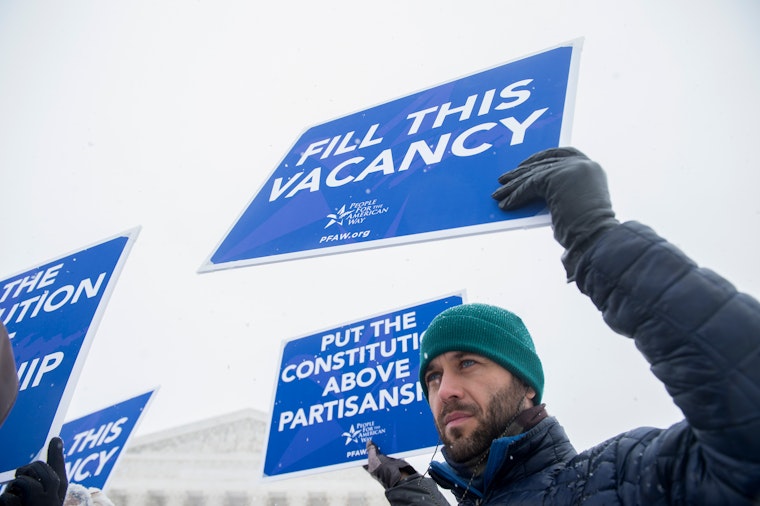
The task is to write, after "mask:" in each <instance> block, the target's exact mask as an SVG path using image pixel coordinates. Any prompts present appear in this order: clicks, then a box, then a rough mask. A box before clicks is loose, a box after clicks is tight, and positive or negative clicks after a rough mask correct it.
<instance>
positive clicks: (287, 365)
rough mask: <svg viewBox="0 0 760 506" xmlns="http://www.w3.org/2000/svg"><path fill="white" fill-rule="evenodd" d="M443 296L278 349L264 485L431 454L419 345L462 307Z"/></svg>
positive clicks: (458, 299)
mask: <svg viewBox="0 0 760 506" xmlns="http://www.w3.org/2000/svg"><path fill="white" fill-rule="evenodd" d="M462 301H463V296H462V295H461V294H458V295H451V296H447V297H444V298H441V299H438V300H433V301H429V302H425V303H421V304H417V305H414V306H409V307H405V308H402V309H398V310H395V311H392V312H390V313H386V314H381V315H377V316H374V317H370V318H366V319H363V320H360V321H355V322H350V323H346V324H344V325H342V326H340V327H336V328H333V329H328V330H324V331H322V332H318V333H316V334H311V335H308V336H305V337H301V338H297V339H293V340H291V341H288V342H286V343H285V344H284V346H283V350H282V357H281V361H280V369H279V376H278V379H277V384H276V385H277V386H276V392H275V396H274V402H273V406H272V418H271V421H270V424H269V431H268V436H267V445H266V449H265V458H264V468H263V476H264V478H278V477H279V478H282V477H292V476H295V475H298V474H308V473H314V472H318V471H325V470H328V469H339V468H342V467H351V466H355V465H356V463H357V462H366V460H367V453H366V442H367V440H368V439H372V440H373V441H374V442H376V443H377V444H378V446H379V447H380V448H382V450H383V452H384V453H386V454H393V455H397V456H398V455H400V456H404V455H412V454H414V453H419V452H421V451H424V450H425V449H429V448H431V447H434V446H435V445H436V443H437V442H438V434H437V432H436V430H435V426H434V424H433V418H432V415H431V414H430V409H429V407H428V405H427V401H426V400H425V398H424V395H423V393H422V388H421V386H420V384H419V380H418V375H419V344H420V339H421V338H422V334H423V332H424V331H425V329H427V327H428V325H429V324H430V321H431V320H432V319H433V318H434V317H435V316H436V315H437V314H438V313H440V312H441V311H443V310H444V309H446V308H448V307H452V306H455V305H459V304H462Z"/></svg>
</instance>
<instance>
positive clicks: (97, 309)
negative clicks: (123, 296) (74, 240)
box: [0, 229, 138, 482]
mask: <svg viewBox="0 0 760 506" xmlns="http://www.w3.org/2000/svg"><path fill="white" fill-rule="evenodd" d="M137 233H138V229H133V230H131V231H128V232H126V233H124V234H120V235H117V236H115V237H112V238H110V239H107V240H105V241H103V242H100V243H98V244H95V245H93V246H89V247H87V248H85V249H82V250H80V251H76V252H74V253H71V254H68V255H66V256H63V257H59V258H57V259H55V260H52V261H50V262H47V263H45V264H42V265H38V266H36V267H33V268H32V269H29V270H27V271H25V272H22V273H20V274H17V275H15V276H12V277H10V278H7V279H5V280H2V281H0V320H2V322H3V323H4V324H5V327H6V328H7V329H8V333H9V336H10V338H11V345H12V347H13V354H14V357H15V360H16V368H17V370H18V378H19V392H18V397H17V399H16V403H15V405H14V406H13V408H12V409H11V412H10V414H9V415H8V418H7V419H6V421H5V423H4V424H3V425H2V427H1V428H0V448H2V452H0V481H3V482H5V481H8V480H10V479H12V478H13V474H14V471H15V469H16V468H18V467H19V466H22V465H24V464H27V463H29V462H31V461H32V460H35V459H36V458H38V455H39V454H40V452H41V451H42V450H44V449H45V448H46V445H47V441H48V440H49V439H50V438H51V437H52V436H55V435H57V434H58V432H59V430H60V428H61V425H62V424H63V417H64V416H65V414H66V409H67V408H68V404H69V401H70V400H71V395H72V394H73V391H74V387H75V386H76V381H77V379H78V377H79V373H80V371H81V369H82V366H83V365H84V360H85V357H86V355H87V351H88V350H89V348H90V344H91V342H92V338H93V337H94V335H95V329H96V328H97V324H98V323H99V320H100V317H101V315H102V313H103V311H104V310H105V306H106V302H107V300H108V298H109V296H110V294H111V292H112V291H113V286H114V284H115V282H116V279H117V278H118V274H119V273H120V271H121V268H122V266H123V263H124V261H125V260H126V256H127V253H128V252H129V249H130V248H131V246H132V243H133V242H134V239H135V238H136V236H137Z"/></svg>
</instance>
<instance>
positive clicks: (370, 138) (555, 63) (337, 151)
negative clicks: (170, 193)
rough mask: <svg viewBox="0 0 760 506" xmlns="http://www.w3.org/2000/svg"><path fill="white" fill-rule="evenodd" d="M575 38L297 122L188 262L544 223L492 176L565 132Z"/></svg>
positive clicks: (213, 264) (326, 250)
mask: <svg viewBox="0 0 760 506" xmlns="http://www.w3.org/2000/svg"><path fill="white" fill-rule="evenodd" d="M579 45H580V43H579V41H575V42H572V43H569V44H567V45H563V46H560V47H556V48H553V49H550V50H547V51H544V52H542V53H539V54H535V55H532V56H528V57H526V58H523V59H520V60H517V61H513V62H511V63H507V64H505V65H501V66H499V67H495V68H492V69H490V70H486V71H483V72H479V73H477V74H473V75H470V76H467V77H464V78H461V79H458V80H455V81H451V82H448V83H445V84H442V85H440V86H436V87H434V88H430V89H427V90H424V91H421V92H418V93H414V94H412V95H408V96H406V97H402V98H399V99H397V100H393V101H391V102H387V103H384V104H381V105H378V106H375V107H372V108H370V109H367V110H364V111H360V112H357V113H355V114H351V115H348V116H345V117H342V118H338V119H335V120H333V121H330V122H327V123H324V124H321V125H318V126H315V127H313V128H310V129H308V130H307V131H306V132H305V133H303V135H301V137H300V138H299V139H298V140H297V141H296V143H295V145H294V146H293V147H292V148H291V150H290V151H289V152H288V153H287V154H286V155H285V157H284V159H283V160H282V161H281V163H280V164H279V166H278V167H277V168H276V169H275V170H274V172H273V173H272V174H271V175H270V177H269V179H268V180H267V181H266V182H265V183H264V185H263V187H262V188H260V190H259V191H258V193H257V194H256V195H255V196H254V198H253V200H252V201H251V202H250V203H249V205H248V206H247V208H246V209H245V210H244V211H243V213H242V214H241V216H240V217H239V218H238V220H237V221H236V222H235V223H234V225H233V226H232V228H231V229H230V230H229V232H228V233H227V235H226V236H225V237H224V238H223V239H222V241H221V242H220V244H219V245H218V246H217V248H216V249H215V251H214V252H213V253H212V254H211V255H210V256H209V258H208V259H207V261H206V262H205V263H204V264H203V265H202V266H201V268H200V269H199V270H200V271H201V272H206V271H213V270H219V269H225V268H231V267H240V266H244V265H253V264H262V263H268V262H276V261H281V260H290V259H295V258H302V257H309V256H317V255H325V254H331V253H339V252H345V251H351V250H357V249H366V248H374V247H380V246H388V245H392V244H401V243H409V242H416V241H423V240H430V239H439V238H443V237H451V236H459V235H466V234H473V233H480V232H489V231H495V230H503V229H507V228H516V227H521V228H522V227H527V226H536V225H543V224H548V223H549V221H548V217H547V214H546V210H545V208H544V206H543V205H541V204H540V203H537V204H535V205H532V206H526V207H524V208H522V209H520V210H519V211H514V212H504V211H502V210H500V209H499V208H498V205H497V203H496V202H495V201H494V200H493V199H491V197H490V195H491V193H492V192H493V191H494V190H496V188H498V182H497V178H498V176H500V175H501V174H503V173H504V172H506V171H508V170H510V169H513V168H515V167H516V166H517V165H518V164H519V162H520V161H522V160H524V159H525V158H527V157H528V156H530V155H532V154H533V153H535V152H537V151H540V150H543V149H546V148H550V147H556V146H558V145H560V144H565V143H567V142H568V141H569V128H570V120H571V117H572V107H573V100H574V94H575V83H576V81H577V67H578V59H579V52H580V51H579V48H578V46H579Z"/></svg>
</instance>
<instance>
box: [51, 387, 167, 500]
mask: <svg viewBox="0 0 760 506" xmlns="http://www.w3.org/2000/svg"><path fill="white" fill-rule="evenodd" d="M155 392H156V390H151V391H149V392H146V393H144V394H141V395H138V396H136V397H132V398H131V399H127V400H126V401H123V402H120V403H118V404H114V405H113V406H109V407H107V408H104V409H102V410H100V411H96V412H94V413H91V414H89V415H86V416H83V417H80V418H77V419H75V420H71V421H68V422H66V423H65V424H64V425H63V427H62V428H61V439H63V449H64V460H65V463H66V474H67V476H68V479H69V483H78V484H80V485H82V486H83V487H87V488H90V487H95V488H99V489H101V490H104V489H105V488H106V485H107V484H108V479H109V478H110V477H111V473H112V472H113V470H114V468H115V467H116V465H117V464H118V461H119V460H120V459H121V456H122V455H123V454H124V449H125V447H126V445H127V443H128V442H129V439H130V437H131V436H132V434H133V433H134V431H135V429H136V428H137V425H138V423H139V421H140V419H141V418H142V415H143V414H144V413H145V410H146V409H147V407H148V405H149V403H150V401H151V400H152V399H153V395H154V394H155Z"/></svg>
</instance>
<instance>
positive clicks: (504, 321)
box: [420, 304, 544, 404]
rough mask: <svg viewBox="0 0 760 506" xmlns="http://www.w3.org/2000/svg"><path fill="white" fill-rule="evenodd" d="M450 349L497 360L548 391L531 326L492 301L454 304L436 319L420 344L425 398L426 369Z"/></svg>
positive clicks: (535, 387)
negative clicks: (531, 333) (489, 303)
mask: <svg viewBox="0 0 760 506" xmlns="http://www.w3.org/2000/svg"><path fill="white" fill-rule="evenodd" d="M449 351H468V352H471V353H477V354H478V355H483V356H484V357H486V358H488V359H490V360H493V361H494V362H496V363H497V364H499V365H501V366H502V367H503V368H505V369H506V370H508V371H509V372H511V373H512V374H514V375H515V376H517V377H518V378H520V379H521V380H523V381H524V382H525V383H527V384H528V385H529V386H531V387H532V388H533V390H535V391H536V397H535V398H534V399H533V402H534V404H540V403H541V397H543V393H544V370H543V368H542V367H541V360H540V359H539V358H538V355H536V348H535V347H534V346H533V339H531V337H530V334H529V333H528V329H526V328H525V325H524V324H523V322H522V320H521V319H520V317H518V316H517V315H515V314H514V313H511V312H509V311H507V310H506V309H502V308H500V307H496V306H490V305H488V304H462V305H459V306H454V307H452V308H449V309H447V310H445V311H443V312H441V313H440V314H439V315H438V316H436V317H435V318H433V321H432V322H430V325H429V326H428V328H427V330H426V331H425V334H424V335H423V338H422V343H421V345H420V383H421V384H422V391H423V392H424V393H425V398H427V396H428V390H427V385H426V384H425V370H426V369H427V366H428V364H429V363H430V361H431V360H433V359H434V358H435V357H437V356H438V355H440V354H442V353H446V352H449Z"/></svg>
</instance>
